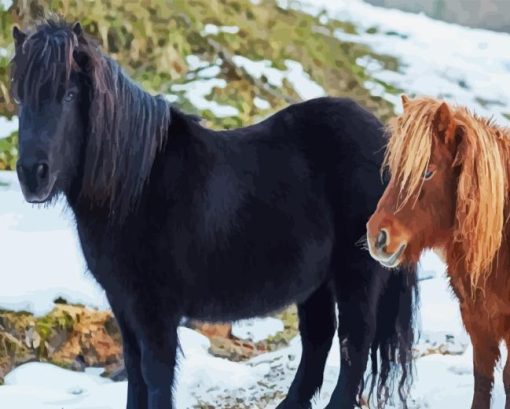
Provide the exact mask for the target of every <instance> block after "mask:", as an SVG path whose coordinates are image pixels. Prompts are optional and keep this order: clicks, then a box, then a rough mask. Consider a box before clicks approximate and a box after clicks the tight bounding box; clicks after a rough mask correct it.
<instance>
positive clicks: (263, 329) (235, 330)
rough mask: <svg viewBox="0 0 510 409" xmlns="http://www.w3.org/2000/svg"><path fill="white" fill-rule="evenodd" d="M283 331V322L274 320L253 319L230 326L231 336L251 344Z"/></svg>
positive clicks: (269, 318)
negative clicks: (248, 341)
mask: <svg viewBox="0 0 510 409" xmlns="http://www.w3.org/2000/svg"><path fill="white" fill-rule="evenodd" d="M280 331H283V322H282V321H281V320H279V319H276V318H271V317H267V318H254V319H251V320H244V321H239V322H236V323H234V324H233V325H232V335H234V336H236V337H238V338H241V339H246V340H250V341H253V342H259V341H262V340H264V339H266V338H268V337H271V336H273V335H276V333H278V332H280Z"/></svg>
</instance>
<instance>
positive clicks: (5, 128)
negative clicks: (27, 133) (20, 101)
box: [0, 116, 18, 139]
mask: <svg viewBox="0 0 510 409" xmlns="http://www.w3.org/2000/svg"><path fill="white" fill-rule="evenodd" d="M17 130H18V118H17V117H15V116H14V117H12V118H11V119H7V118H5V117H3V116H0V139H2V138H7V137H8V136H10V135H11V134H12V133H13V132H14V131H17Z"/></svg>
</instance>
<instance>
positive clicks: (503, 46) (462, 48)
mask: <svg viewBox="0 0 510 409" xmlns="http://www.w3.org/2000/svg"><path fill="white" fill-rule="evenodd" d="M278 4H279V5H280V6H281V7H283V8H289V7H291V8H296V9H299V10H302V11H305V12H307V13H310V14H312V15H320V14H321V12H324V11H325V12H326V14H325V15H323V16H322V18H330V19H338V20H341V21H349V22H352V23H354V25H355V26H356V28H357V29H358V31H359V33H358V34H355V35H354V34H347V33H345V32H343V31H341V30H337V31H336V32H335V33H333V35H334V36H335V37H337V38H339V39H341V40H343V41H349V42H354V43H361V44H366V45H368V46H369V47H370V48H372V49H373V51H375V52H377V53H380V54H385V55H389V56H393V57H396V58H397V59H398V60H399V61H400V63H401V64H402V66H401V69H400V72H394V71H388V70H384V69H383V68H382V67H381V66H378V65H377V64H375V65H372V69H370V70H369V71H370V72H371V74H372V76H373V77H374V78H375V79H379V80H382V81H384V82H386V83H389V84H391V85H393V86H395V87H397V88H399V89H402V90H403V91H405V92H406V93H408V94H411V95H413V94H415V95H428V96H433V97H441V98H446V99H447V100H449V101H452V102H455V103H458V104H462V105H467V106H469V107H471V108H472V109H476V111H477V112H479V113H480V114H483V115H488V116H494V117H495V118H496V119H497V120H498V121H501V123H505V124H508V123H509V120H508V118H507V117H505V116H504V115H503V114H505V113H506V114H510V87H508V86H506V84H510V53H508V52H507V51H506V50H509V49H510V35H509V34H506V33H497V32H493V31H489V30H482V29H472V28H466V27H463V26H460V25H455V24H450V23H445V22H441V21H437V20H433V19H431V18H428V17H427V16H425V15H419V14H412V13H406V12H403V11H400V10H394V9H385V8H380V7H375V6H372V5H370V4H367V3H365V2H363V1H361V0H333V1H332V0H308V1H306V0H304V1H303V2H300V1H296V0H278ZM364 62H365V61H364V60H363V59H361V60H360V61H359V63H360V64H364ZM366 85H367V87H369V88H370V89H374V87H375V86H376V83H375V84H374V82H369V83H368V84H366ZM381 93H382V94H383V95H384V96H386V97H387V98H388V99H389V100H390V101H391V102H394V103H396V105H397V106H399V105H400V102H399V99H398V97H395V96H394V95H391V94H387V93H384V92H382V91H381Z"/></svg>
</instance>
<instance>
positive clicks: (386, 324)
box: [360, 266, 418, 408]
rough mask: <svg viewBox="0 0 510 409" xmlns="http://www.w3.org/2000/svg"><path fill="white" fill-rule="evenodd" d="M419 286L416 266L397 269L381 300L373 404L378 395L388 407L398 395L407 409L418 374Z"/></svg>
mask: <svg viewBox="0 0 510 409" xmlns="http://www.w3.org/2000/svg"><path fill="white" fill-rule="evenodd" d="M417 284H418V280H417V268H416V266H412V267H407V268H400V269H398V270H395V271H393V272H392V275H391V277H390V278H389V281H388V283H387V286H386V289H385V290H384V291H383V294H382V298H381V299H380V300H379V304H378V308H377V328H376V333H375V337H374V341H373V343H372V347H371V353H370V356H371V361H372V366H371V376H370V378H371V386H370V390H369V401H372V397H373V394H374V392H375V393H376V400H377V407H379V408H382V407H384V406H385V404H386V403H387V402H388V400H391V401H394V399H393V398H394V396H395V394H398V398H400V401H401V403H402V406H403V407H404V408H407V397H408V395H409V390H410V388H411V385H412V381H413V372H414V366H413V345H414V342H415V315H416V314H415V312H416V306H417V303H418V285H417ZM378 352H379V354H378ZM361 392H362V391H361ZM360 398H361V396H360Z"/></svg>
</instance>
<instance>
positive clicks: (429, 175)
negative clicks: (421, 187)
mask: <svg viewBox="0 0 510 409" xmlns="http://www.w3.org/2000/svg"><path fill="white" fill-rule="evenodd" d="M432 176H434V171H433V170H430V169H427V170H426V171H425V172H423V179H425V180H429V179H431V178H432Z"/></svg>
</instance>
